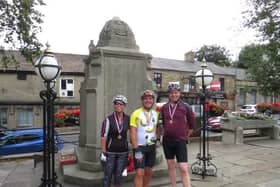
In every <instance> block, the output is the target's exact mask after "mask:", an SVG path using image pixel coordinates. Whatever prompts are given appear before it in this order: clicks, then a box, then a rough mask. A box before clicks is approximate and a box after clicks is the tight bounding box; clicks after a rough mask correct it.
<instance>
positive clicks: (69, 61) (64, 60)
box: [0, 51, 87, 73]
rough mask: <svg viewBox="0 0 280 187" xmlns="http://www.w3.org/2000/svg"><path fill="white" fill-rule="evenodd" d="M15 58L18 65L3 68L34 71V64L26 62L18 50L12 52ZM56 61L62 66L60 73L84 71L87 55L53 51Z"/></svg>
mask: <svg viewBox="0 0 280 187" xmlns="http://www.w3.org/2000/svg"><path fill="white" fill-rule="evenodd" d="M12 53H13V55H14V56H15V58H16V60H17V61H18V62H20V67H19V68H16V67H14V65H10V66H9V67H8V68H6V69H5V70H6V71H8V70H17V71H34V65H33V64H32V63H28V62H27V61H26V59H25V58H24V57H23V56H22V55H21V54H20V52H17V51H14V52H12ZM54 54H55V57H56V58H57V60H58V62H59V63H60V64H61V66H62V73H84V59H85V58H86V57H87V55H80V54H68V53H54ZM0 69H1V67H0Z"/></svg>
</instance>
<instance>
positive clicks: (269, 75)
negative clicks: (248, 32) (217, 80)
mask: <svg viewBox="0 0 280 187" xmlns="http://www.w3.org/2000/svg"><path fill="white" fill-rule="evenodd" d="M247 2H248V5H249V7H250V8H249V10H248V11H246V12H244V15H245V16H244V18H245V23H244V26H245V27H248V28H253V29H255V30H256V31H258V32H259V37H260V38H261V40H262V43H265V45H256V46H251V49H246V50H245V51H246V54H245V55H244V54H240V55H241V56H240V58H239V60H240V62H242V64H243V65H244V67H247V68H248V72H249V73H250V75H251V78H252V79H253V80H254V81H256V82H257V83H258V86H259V88H260V90H261V91H262V92H263V93H265V94H268V95H274V96H277V95H279V94H280V84H279V81H280V73H279V72H280V0H248V1H247ZM244 49H245V48H244ZM263 57H265V58H263ZM249 61H251V62H249Z"/></svg>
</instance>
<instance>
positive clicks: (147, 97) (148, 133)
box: [130, 90, 160, 187]
mask: <svg viewBox="0 0 280 187" xmlns="http://www.w3.org/2000/svg"><path fill="white" fill-rule="evenodd" d="M141 101H142V106H141V107H140V108H138V109H136V110H135V111H134V112H133V113H132V114H131V116H130V135H131V143H132V148H133V156H134V166H135V169H136V175H135V178H134V186H135V187H148V185H149V183H150V180H151V177H152V168H153V166H154V164H155V160H156V141H157V140H158V138H159V136H160V133H159V128H158V127H159V126H158V112H157V111H156V110H154V109H153V108H152V107H153V105H154V102H155V95H154V93H153V92H152V91H151V90H146V91H144V92H143V94H142V95H141Z"/></svg>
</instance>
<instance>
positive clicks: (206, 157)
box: [191, 59, 217, 179]
mask: <svg viewBox="0 0 280 187" xmlns="http://www.w3.org/2000/svg"><path fill="white" fill-rule="evenodd" d="M195 80H196V82H197V83H198V85H200V86H201V93H200V104H201V105H202V106H203V111H202V141H201V136H200V146H199V153H198V154H197V159H198V160H197V161H196V162H195V163H193V164H192V165H191V170H192V173H193V174H198V175H202V178H203V179H204V177H205V176H206V175H208V176H216V174H217V167H216V166H215V165H214V164H213V163H211V162H210V160H211V159H212V158H211V155H210V154H209V144H208V136H207V139H206V131H207V128H206V108H207V107H206V98H207V97H206V95H207V93H206V87H207V86H209V85H210V83H211V82H212V80H213V73H212V72H211V71H210V70H209V69H207V63H206V61H205V59H203V62H202V64H201V70H199V71H198V72H196V74H195ZM201 143H202V146H201Z"/></svg>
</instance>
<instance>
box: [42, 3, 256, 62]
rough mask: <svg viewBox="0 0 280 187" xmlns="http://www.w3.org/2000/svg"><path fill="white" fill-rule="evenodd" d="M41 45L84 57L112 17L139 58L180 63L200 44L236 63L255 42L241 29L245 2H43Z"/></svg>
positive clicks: (252, 33)
mask: <svg viewBox="0 0 280 187" xmlns="http://www.w3.org/2000/svg"><path fill="white" fill-rule="evenodd" d="M44 2H45V3H46V4H47V5H46V6H44V7H41V8H40V11H41V12H42V13H43V14H44V15H45V17H44V23H43V24H42V33H40V34H39V35H38V37H39V39H40V41H41V42H42V43H46V42H48V43H49V44H50V45H51V49H52V50H53V51H54V52H61V53H74V54H88V44H89V42H90V40H94V43H95V44H97V41H98V39H99V33H100V32H101V30H102V28H103V27H104V25H105V23H106V22H107V21H109V20H111V19H112V18H113V17H115V16H117V17H119V18H120V19H121V20H123V21H124V22H126V23H127V24H128V25H129V26H130V28H131V29H132V31H133V33H134V35H135V39H136V43H137V45H138V46H139V48H140V51H141V52H143V53H149V54H151V55H152V56H153V57H162V58H170V59H178V60H183V59H184V53H186V52H188V51H191V50H197V49H199V48H200V47H202V46H203V45H218V46H222V47H225V48H226V49H227V50H229V52H230V54H231V55H232V56H231V58H232V59H233V60H235V59H236V58H237V56H238V53H239V51H240V49H241V48H242V47H243V46H245V45H247V44H250V43H253V42H254V41H255V40H256V39H255V37H254V36H255V33H254V32H253V31H252V30H247V29H244V28H242V26H241V23H242V16H243V15H242V12H243V11H244V10H245V9H246V0H79V1H77V0H44Z"/></svg>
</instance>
